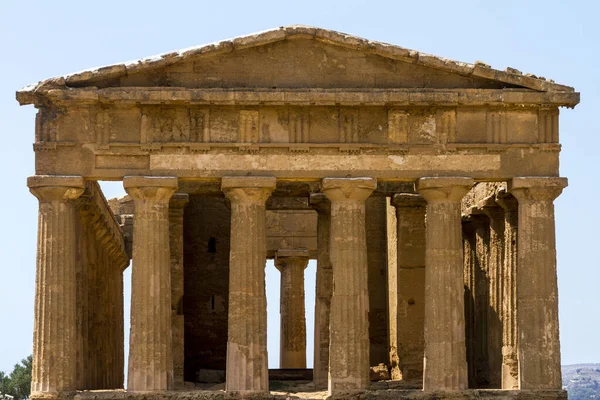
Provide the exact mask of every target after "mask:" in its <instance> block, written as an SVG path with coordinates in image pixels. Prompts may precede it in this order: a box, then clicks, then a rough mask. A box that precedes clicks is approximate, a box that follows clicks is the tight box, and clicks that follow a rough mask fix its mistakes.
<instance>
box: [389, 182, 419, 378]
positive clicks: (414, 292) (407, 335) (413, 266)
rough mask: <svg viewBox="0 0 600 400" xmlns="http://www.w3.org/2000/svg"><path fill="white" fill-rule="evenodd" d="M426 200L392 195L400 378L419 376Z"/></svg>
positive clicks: (407, 194)
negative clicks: (396, 257) (395, 248)
mask: <svg viewBox="0 0 600 400" xmlns="http://www.w3.org/2000/svg"><path fill="white" fill-rule="evenodd" d="M426 204H427V203H426V202H425V199H424V198H423V197H422V196H420V195H418V194H409V193H402V194H396V195H394V196H393V197H392V205H393V206H394V207H395V208H396V220H397V225H396V226H397V238H398V245H397V246H398V271H397V277H396V279H397V288H398V305H397V315H396V316H395V317H396V318H397V321H398V327H397V338H396V342H397V346H398V347H397V352H398V366H397V368H398V369H399V371H398V374H399V376H401V377H402V379H403V380H414V379H421V378H422V377H423V354H424V347H425V345H424V340H423V328H424V317H425V232H426V230H425V210H426Z"/></svg>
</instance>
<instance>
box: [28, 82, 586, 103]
mask: <svg viewBox="0 0 600 400" xmlns="http://www.w3.org/2000/svg"><path fill="white" fill-rule="evenodd" d="M37 96H38V97H37V99H38V100H37V102H36V105H37V106H38V107H40V106H44V105H47V104H48V103H50V104H53V105H56V106H77V105H96V104H101V105H143V104H154V105H178V104H179V105H298V106H308V105H342V106H390V107H396V106H506V107H511V106H513V107H515V106H516V107H541V106H545V107H574V106H575V105H577V104H578V103H579V97H580V96H579V93H578V92H539V91H535V90H530V89H425V88H424V89H414V88H407V89H396V88H390V89H381V88H369V89H362V90H361V89H353V88H352V89H343V88H335V89H320V88H311V89H268V88H255V89H245V88H239V89H218V88H209V89H195V88H186V87H115V88H96V87H86V88H68V87H63V88H51V89H45V90H43V91H40V92H39V93H37Z"/></svg>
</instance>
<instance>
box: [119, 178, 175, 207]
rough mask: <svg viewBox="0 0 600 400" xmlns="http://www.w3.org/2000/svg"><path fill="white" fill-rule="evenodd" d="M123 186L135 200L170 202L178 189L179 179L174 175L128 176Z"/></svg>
mask: <svg viewBox="0 0 600 400" xmlns="http://www.w3.org/2000/svg"><path fill="white" fill-rule="evenodd" d="M123 187H124V188H125V191H126V192H127V194H129V195H130V196H131V197H132V198H133V200H152V201H155V202H157V203H168V202H169V200H170V198H171V196H172V195H173V193H175V191H176V190H177V187H178V181H177V178H176V177H172V176H126V177H125V178H123Z"/></svg>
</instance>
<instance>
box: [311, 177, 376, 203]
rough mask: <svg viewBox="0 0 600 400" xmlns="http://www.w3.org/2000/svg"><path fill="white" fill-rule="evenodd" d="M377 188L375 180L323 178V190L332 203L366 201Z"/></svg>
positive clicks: (366, 178)
mask: <svg viewBox="0 0 600 400" xmlns="http://www.w3.org/2000/svg"><path fill="white" fill-rule="evenodd" d="M376 188H377V179H375V178H368V177H365V178H323V181H322V182H321V190H322V191H323V193H325V195H326V196H327V198H328V199H329V200H331V201H364V200H366V199H367V198H368V197H369V196H370V195H371V193H373V191H374V190H375V189H376Z"/></svg>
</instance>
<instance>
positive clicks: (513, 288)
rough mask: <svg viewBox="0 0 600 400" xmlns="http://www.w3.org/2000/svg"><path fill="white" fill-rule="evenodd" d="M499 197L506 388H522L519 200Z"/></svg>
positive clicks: (507, 194) (504, 193)
mask: <svg viewBox="0 0 600 400" xmlns="http://www.w3.org/2000/svg"><path fill="white" fill-rule="evenodd" d="M496 201H497V202H498V204H499V205H500V206H501V207H502V208H503V209H504V265H503V274H502V275H503V279H502V282H503V288H502V389H518V388H519V360H518V357H517V282H516V279H517V243H518V240H517V236H518V229H519V203H518V202H517V199H516V198H515V197H514V196H513V195H512V194H509V193H506V192H500V193H498V195H497V196H496Z"/></svg>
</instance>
